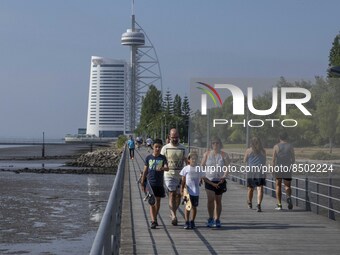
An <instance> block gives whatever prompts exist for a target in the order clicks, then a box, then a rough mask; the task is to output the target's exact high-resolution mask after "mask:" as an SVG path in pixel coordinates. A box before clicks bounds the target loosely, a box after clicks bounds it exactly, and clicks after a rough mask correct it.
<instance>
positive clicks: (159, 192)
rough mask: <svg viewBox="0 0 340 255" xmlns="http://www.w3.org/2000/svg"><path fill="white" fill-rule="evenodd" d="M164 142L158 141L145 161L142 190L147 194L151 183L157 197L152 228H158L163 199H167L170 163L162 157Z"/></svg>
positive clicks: (152, 210) (153, 206)
mask: <svg viewBox="0 0 340 255" xmlns="http://www.w3.org/2000/svg"><path fill="white" fill-rule="evenodd" d="M162 146H163V142H162V140H160V139H156V140H155V142H154V146H153V153H152V154H150V155H148V156H147V157H146V159H145V166H144V170H143V175H142V179H141V188H142V191H143V192H145V184H146V181H148V182H149V183H150V186H151V187H152V190H153V193H154V195H155V197H156V203H155V204H154V205H150V217H151V228H152V229H154V228H156V227H157V226H158V222H157V215H158V212H159V208H160V205H161V198H162V197H165V190H164V171H168V170H169V168H168V162H167V159H166V157H165V156H163V155H161V149H162Z"/></svg>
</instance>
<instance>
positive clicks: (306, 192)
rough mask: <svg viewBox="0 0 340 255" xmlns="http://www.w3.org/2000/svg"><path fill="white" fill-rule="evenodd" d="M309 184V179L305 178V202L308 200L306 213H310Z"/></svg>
mask: <svg viewBox="0 0 340 255" xmlns="http://www.w3.org/2000/svg"><path fill="white" fill-rule="evenodd" d="M308 186H309V182H308V177H307V176H306V178H305V200H306V211H310V210H311V208H310V200H309V194H308V192H309V187H308Z"/></svg>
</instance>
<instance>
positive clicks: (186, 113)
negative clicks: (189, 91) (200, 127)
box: [182, 96, 191, 142]
mask: <svg viewBox="0 0 340 255" xmlns="http://www.w3.org/2000/svg"><path fill="white" fill-rule="evenodd" d="M190 114H191V109H190V104H189V98H188V97H187V96H184V98H183V103H182V121H183V133H182V136H183V141H184V142H188V138H189V137H188V132H189V124H190V123H189V120H190Z"/></svg>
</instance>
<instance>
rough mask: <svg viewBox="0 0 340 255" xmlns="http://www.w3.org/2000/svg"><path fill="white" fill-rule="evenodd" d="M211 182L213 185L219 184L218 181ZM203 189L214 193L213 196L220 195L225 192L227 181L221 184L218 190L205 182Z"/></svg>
mask: <svg viewBox="0 0 340 255" xmlns="http://www.w3.org/2000/svg"><path fill="white" fill-rule="evenodd" d="M212 182H213V183H219V181H212ZM204 187H205V189H208V190H212V191H214V192H215V195H222V194H223V193H224V192H226V191H227V181H225V182H224V183H223V184H221V185H220V186H219V188H218V189H216V188H215V187H214V186H212V185H210V184H209V183H207V182H205V184H204Z"/></svg>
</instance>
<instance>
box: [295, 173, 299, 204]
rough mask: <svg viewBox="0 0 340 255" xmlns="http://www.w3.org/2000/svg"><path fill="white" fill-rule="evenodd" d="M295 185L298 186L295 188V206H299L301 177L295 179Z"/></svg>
mask: <svg viewBox="0 0 340 255" xmlns="http://www.w3.org/2000/svg"><path fill="white" fill-rule="evenodd" d="M295 187H296V189H295V197H296V199H295V206H299V203H298V201H299V179H295Z"/></svg>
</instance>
